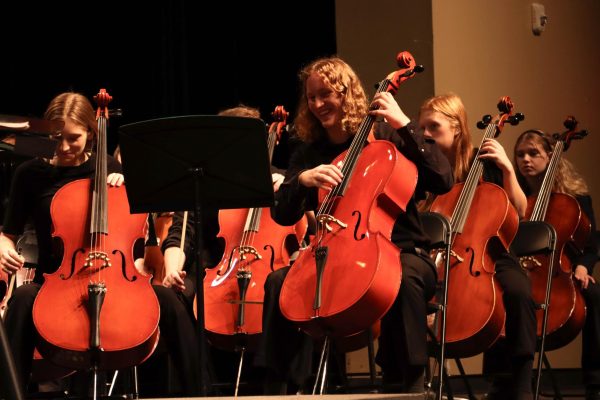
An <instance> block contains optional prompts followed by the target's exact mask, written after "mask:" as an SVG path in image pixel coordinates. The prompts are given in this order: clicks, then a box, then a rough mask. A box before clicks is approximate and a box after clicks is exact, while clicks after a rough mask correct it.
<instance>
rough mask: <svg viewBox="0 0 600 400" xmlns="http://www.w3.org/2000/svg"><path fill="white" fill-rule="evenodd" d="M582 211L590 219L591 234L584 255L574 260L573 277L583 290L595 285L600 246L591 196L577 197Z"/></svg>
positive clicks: (584, 248)
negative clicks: (594, 273) (595, 269)
mask: <svg viewBox="0 0 600 400" xmlns="http://www.w3.org/2000/svg"><path fill="white" fill-rule="evenodd" d="M576 199H577V202H578V203H579V206H580V207H581V211H582V212H583V213H584V214H585V215H586V216H587V217H588V219H589V221H590V224H591V233H590V235H589V237H588V239H587V241H586V243H585V245H584V247H583V252H582V254H580V255H578V256H577V257H575V258H574V260H573V265H575V268H574V269H573V275H574V277H575V279H576V280H577V281H579V282H580V283H581V287H582V288H583V289H587V287H588V285H589V282H590V281H591V282H593V283H595V282H596V281H595V279H594V277H593V276H592V273H593V270H594V265H595V264H596V262H597V261H598V244H597V243H596V237H595V235H594V233H595V232H596V222H595V217H594V209H593V207H592V198H591V197H590V196H577V197H576Z"/></svg>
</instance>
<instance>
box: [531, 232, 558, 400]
mask: <svg viewBox="0 0 600 400" xmlns="http://www.w3.org/2000/svg"><path fill="white" fill-rule="evenodd" d="M555 247H556V243H555V240H554V238H552V241H551V249H552V251H551V252H550V265H549V266H548V278H547V281H546V297H545V299H544V304H542V309H543V310H544V318H543V320H542V340H541V343H540V350H539V358H538V365H537V376H536V378H535V392H534V397H533V398H534V399H535V400H538V398H539V396H540V382H541V380H542V360H544V361H545V362H548V360H547V358H546V354H545V352H544V351H545V346H546V328H547V325H548V308H549V306H550V296H551V294H552V276H553V273H554V252H555ZM552 384H553V385H554V387H555V389H554V393H559V397H558V398H560V392H559V391H558V390H557V386H556V382H555V380H554V377H553V378H552Z"/></svg>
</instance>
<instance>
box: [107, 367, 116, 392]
mask: <svg viewBox="0 0 600 400" xmlns="http://www.w3.org/2000/svg"><path fill="white" fill-rule="evenodd" d="M118 375H119V370H116V371H115V373H114V375H113V377H112V380H111V381H110V388H109V389H108V397H110V396H112V392H113V389H114V388H115V383H116V382H117V376H118Z"/></svg>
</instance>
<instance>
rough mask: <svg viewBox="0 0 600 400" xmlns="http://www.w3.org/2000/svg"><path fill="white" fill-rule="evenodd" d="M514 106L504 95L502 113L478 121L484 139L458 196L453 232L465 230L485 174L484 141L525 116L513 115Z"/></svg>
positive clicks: (501, 104) (452, 223) (501, 101)
mask: <svg viewBox="0 0 600 400" xmlns="http://www.w3.org/2000/svg"><path fill="white" fill-rule="evenodd" d="M513 108H514V106H513V103H512V101H511V99H510V97H508V96H503V97H501V98H500V101H499V102H498V110H499V111H500V113H499V114H498V115H497V116H496V117H495V118H494V121H492V117H491V116H490V115H486V116H484V117H483V119H482V121H479V122H478V123H477V126H478V127H479V128H485V131H484V134H483V139H482V140H481V144H480V145H479V148H478V149H477V153H476V154H475V159H474V160H473V164H472V165H471V169H470V171H469V175H467V179H466V180H465V183H464V186H463V189H462V191H461V193H460V196H459V197H458V201H457V203H456V207H455V208H454V212H453V213H452V217H451V218H450V224H451V226H452V232H453V233H461V232H462V231H463V228H464V226H465V222H466V221H467V216H468V214H469V210H470V209H471V204H472V202H473V198H474V196H475V190H476V189H477V185H478V184H479V181H480V180H481V177H482V175H483V162H482V161H481V160H480V159H479V156H480V155H481V147H482V146H483V143H484V142H485V141H486V140H488V139H494V138H495V137H497V136H498V135H500V133H501V132H502V128H504V124H505V123H506V122H509V123H510V124H511V125H517V124H519V122H520V121H522V120H523V118H524V116H523V114H521V113H516V114H515V115H513V114H512V111H513Z"/></svg>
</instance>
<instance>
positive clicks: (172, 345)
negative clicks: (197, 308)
mask: <svg viewBox="0 0 600 400" xmlns="http://www.w3.org/2000/svg"><path fill="white" fill-rule="evenodd" d="M152 287H153V288H154V290H155V292H156V295H157V297H158V301H159V304H160V321H159V327H160V335H161V340H165V342H166V345H167V349H168V351H169V354H170V355H171V357H172V358H173V361H174V364H175V366H176V368H177V372H178V375H179V377H180V380H181V384H182V387H183V391H184V394H187V395H194V394H199V393H200V387H199V380H200V379H199V373H200V369H199V362H198V347H197V346H198V341H197V339H196V333H195V330H194V320H193V315H192V314H191V308H190V305H191V302H190V301H191V300H189V297H190V293H187V296H186V295H184V294H182V293H176V292H175V291H173V290H172V289H167V288H165V287H163V286H152ZM186 288H191V289H190V290H193V285H192V283H191V281H187V282H186ZM39 290H40V285H39V284H36V283H32V284H28V285H23V286H20V287H19V288H17V289H16V290H15V291H14V293H13V296H12V297H11V299H10V301H9V306H8V310H7V312H6V319H5V322H4V323H5V326H6V332H7V336H8V340H9V343H10V346H11V349H12V351H13V356H14V358H15V364H16V368H17V372H18V374H19V377H20V379H21V382H22V383H23V384H27V382H28V381H29V375H30V373H31V364H32V360H33V350H34V347H35V343H36V340H37V337H36V336H37V333H36V330H35V327H34V324H33V316H32V313H33V303H34V301H35V298H36V296H37V294H38V292H39ZM191 297H192V298H193V294H191ZM123 301H126V299H123Z"/></svg>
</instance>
